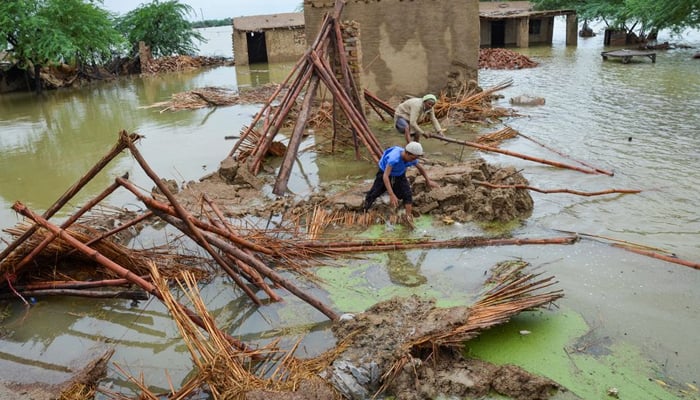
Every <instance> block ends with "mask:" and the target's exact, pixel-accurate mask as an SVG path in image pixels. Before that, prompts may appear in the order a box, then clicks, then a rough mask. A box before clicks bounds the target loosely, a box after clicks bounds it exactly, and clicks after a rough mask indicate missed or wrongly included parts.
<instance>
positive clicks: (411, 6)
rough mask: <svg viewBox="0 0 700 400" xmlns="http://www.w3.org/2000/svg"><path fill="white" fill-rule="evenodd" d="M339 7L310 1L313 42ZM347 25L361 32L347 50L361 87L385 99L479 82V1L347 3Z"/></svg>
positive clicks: (307, 13)
mask: <svg viewBox="0 0 700 400" xmlns="http://www.w3.org/2000/svg"><path fill="white" fill-rule="evenodd" d="M334 3H335V2H334V1H333V0H305V1H304V18H305V20H306V37H307V38H313V37H315V36H316V35H317V33H318V30H319V27H320V26H321V22H322V18H323V16H324V15H325V14H326V13H327V12H330V11H332V9H333V5H334ZM341 20H342V21H352V23H353V30H355V31H356V33H355V35H354V37H352V38H350V43H348V44H347V46H346V47H347V49H348V53H349V54H348V59H349V60H350V62H353V59H356V60H357V65H356V66H355V67H354V68H356V69H357V72H356V74H357V75H358V76H359V77H360V82H358V85H359V86H360V87H362V88H366V89H368V90H370V91H371V92H373V93H375V94H376V95H378V96H379V97H381V98H388V97H390V96H394V95H413V96H418V95H423V94H424V93H426V92H435V93H437V92H439V91H440V90H441V89H442V88H443V87H445V85H446V83H447V80H448V78H449V77H452V79H455V78H456V79H459V80H462V81H466V80H469V79H474V80H476V78H477V71H478V61H479V2H478V1H477V0H431V1H402V0H371V1H366V0H347V2H346V4H345V7H344V9H343V13H342V15H341ZM346 40H348V39H346Z"/></svg>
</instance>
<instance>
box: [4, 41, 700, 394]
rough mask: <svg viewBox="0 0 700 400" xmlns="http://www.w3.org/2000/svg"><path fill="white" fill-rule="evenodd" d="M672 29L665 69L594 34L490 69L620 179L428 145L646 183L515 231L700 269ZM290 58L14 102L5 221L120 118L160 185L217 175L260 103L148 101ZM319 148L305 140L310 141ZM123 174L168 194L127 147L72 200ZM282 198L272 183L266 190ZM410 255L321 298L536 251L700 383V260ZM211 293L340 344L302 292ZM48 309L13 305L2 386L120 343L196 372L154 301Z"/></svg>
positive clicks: (573, 249)
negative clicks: (615, 243)
mask: <svg viewBox="0 0 700 400" xmlns="http://www.w3.org/2000/svg"><path fill="white" fill-rule="evenodd" d="M669 39H670V40H672V41H673V42H675V43H686V44H689V45H692V46H695V47H696V48H694V49H676V50H670V51H660V52H658V54H657V58H656V63H653V64H652V63H651V62H649V60H647V59H639V60H636V59H635V60H633V61H632V62H631V63H629V64H624V65H623V64H622V63H619V62H616V61H615V60H608V61H603V60H602V58H601V57H600V52H601V51H603V50H604V48H603V46H602V35H599V36H597V37H594V38H586V39H584V38H579V44H578V46H577V47H566V46H565V45H564V40H563V35H562V34H561V33H558V34H556V35H555V41H554V44H553V46H552V47H536V48H530V49H522V50H521V51H522V52H523V53H524V54H526V55H528V56H530V57H531V58H533V59H535V60H536V61H538V62H540V64H541V65H540V67H538V68H534V69H524V70H518V71H493V70H488V71H481V72H480V84H481V85H482V86H484V87H487V86H490V85H495V84H497V83H499V82H502V81H504V80H506V79H510V78H512V79H513V81H514V84H513V85H512V86H511V87H509V88H507V89H506V90H504V91H502V92H500V93H501V94H503V95H504V99H503V100H502V101H501V105H503V106H506V107H508V106H510V105H509V103H508V99H509V98H510V97H515V96H518V95H523V94H525V95H531V96H541V97H544V98H545V99H546V103H545V105H544V106H538V107H518V111H519V112H521V113H522V114H524V115H525V116H523V117H520V118H513V119H508V120H505V121H504V122H505V123H506V124H508V125H509V126H512V127H513V128H515V129H517V130H519V131H520V132H522V133H524V134H526V135H528V136H531V137H534V138H537V139H538V140H541V141H543V142H545V143H547V144H548V145H550V146H552V147H554V148H556V149H559V150H561V151H563V152H565V153H567V154H570V155H572V156H574V157H575V158H578V159H582V160H586V161H588V162H590V163H592V164H594V165H596V166H598V167H601V168H604V169H611V170H614V171H615V176H614V177H607V176H602V175H584V174H581V173H577V172H573V171H566V170H559V169H554V168H552V167H547V166H543V165H539V164H535V163H532V162H528V161H524V160H520V159H516V158H512V157H507V156H501V155H488V154H487V155H484V154H476V153H474V152H472V151H464V152H463V151H462V149H461V148H459V147H456V146H455V145H445V144H443V143H432V142H428V143H426V147H427V151H428V152H429V153H432V154H435V155H436V156H438V155H439V156H440V157H443V158H446V159H450V158H454V159H457V158H460V157H475V156H483V157H484V158H485V159H486V160H487V161H489V162H492V163H501V164H508V165H514V166H516V167H517V168H518V169H522V171H523V174H524V175H525V176H526V177H527V178H528V179H529V180H530V183H531V185H532V186H536V187H542V188H570V189H576V190H583V191H597V190H605V189H609V188H633V189H642V190H644V191H643V192H642V193H641V194H639V195H625V196H621V195H612V196H598V197H580V196H573V195H566V194H540V193H534V192H533V193H532V196H533V198H534V200H535V209H534V211H533V215H532V216H531V217H530V218H529V219H528V220H527V221H525V223H524V224H523V225H522V226H520V227H517V228H515V229H514V231H513V232H512V233H513V234H514V235H517V236H526V237H537V236H556V235H558V234H559V233H558V232H557V231H556V230H566V231H577V232H583V233H588V234H593V235H599V236H605V237H612V238H617V239H621V240H626V241H630V242H634V243H641V244H645V245H649V246H654V247H658V248H663V249H666V250H669V251H672V252H674V253H675V254H677V255H678V257H680V258H683V259H688V260H692V261H695V262H700V206H698V201H697V188H698V187H700V172H699V170H698V168H697V166H698V164H699V163H700V115H698V113H697V110H698V109H700V95H698V93H700V60H694V59H692V56H693V54H695V53H696V52H697V47H698V46H700V34H698V33H697V32H690V33H689V34H688V35H687V37H686V38H685V39H672V38H669ZM606 50H607V49H606ZM290 67H291V65H286V64H285V65H253V66H250V67H245V68H238V69H237V68H235V67H222V68H217V69H213V70H206V71H197V72H191V73H178V74H171V75H168V76H161V77H132V78H124V79H120V80H118V81H116V82H113V83H105V84H96V85H94V86H92V87H86V88H82V89H76V90H62V91H55V92H48V93H45V94H44V95H43V96H41V97H36V96H34V95H33V94H26V93H15V94H7V95H3V96H0V227H1V228H5V227H8V226H11V225H13V224H14V223H16V222H17V220H18V217H17V216H16V215H15V214H14V213H13V212H12V211H11V210H10V206H11V204H12V203H13V202H14V201H15V200H21V201H22V202H24V203H25V204H27V205H28V206H29V207H31V208H33V209H36V210H41V211H43V210H44V209H46V208H47V207H48V206H49V205H50V204H51V203H52V202H53V201H54V200H55V199H56V198H57V197H58V196H59V195H60V194H62V193H63V192H64V191H65V190H66V188H67V187H68V186H70V185H71V184H72V183H73V182H75V181H76V180H77V179H78V178H79V177H80V176H81V175H82V174H83V173H84V172H85V171H86V170H87V169H88V168H89V167H91V166H92V165H93V164H94V163H95V162H96V160H97V159H99V158H100V157H101V156H102V155H103V154H104V153H105V152H106V151H107V150H108V149H109V148H110V147H111V146H112V145H113V143H114V142H115V141H116V134H117V132H118V130H119V129H122V128H123V129H127V130H129V131H136V132H139V133H141V134H143V135H145V139H144V140H143V141H142V142H141V143H140V145H139V146H140V150H141V151H142V153H143V155H144V157H145V158H146V159H147V160H148V161H149V163H150V164H151V166H152V167H153V169H154V170H155V171H156V172H157V173H158V174H159V175H160V176H162V177H168V178H172V179H175V180H177V181H178V182H184V181H188V180H195V179H198V178H199V177H201V176H202V175H204V174H207V173H209V172H212V171H214V170H215V169H216V167H217V165H218V163H219V161H220V160H221V159H222V158H223V157H224V156H225V155H226V154H227V153H228V151H229V150H230V149H231V147H232V146H233V144H234V142H233V141H231V140H226V139H225V138H224V137H225V136H229V135H237V134H238V132H239V130H240V129H241V127H243V126H244V125H245V124H246V123H248V122H249V121H250V119H251V117H252V116H253V115H254V114H255V112H256V111H257V109H258V107H257V106H235V107H228V108H218V109H203V110H197V111H191V112H178V113H160V112H159V110H157V109H149V108H144V107H146V106H149V105H151V104H153V103H156V102H159V101H163V100H167V99H168V98H169V97H170V95H171V94H172V93H176V92H181V91H185V90H189V89H194V88H197V87H202V86H207V85H216V86H224V87H230V88H236V87H239V88H245V87H248V86H255V85H259V84H264V83H267V82H269V81H273V82H278V81H281V80H282V79H284V77H285V76H286V73H287V71H288V69H289V68H290ZM446 125H447V127H448V129H450V130H449V131H448V133H449V134H450V135H452V136H455V137H457V138H463V139H470V138H473V135H474V132H473V131H471V130H468V129H455V128H451V127H450V124H449V123H448V124H446ZM376 130H377V134H378V135H379V136H380V139H381V140H382V141H383V143H386V144H387V145H389V144H393V143H392V141H395V142H397V143H398V142H400V137H399V136H397V135H395V134H394V133H393V132H392V129H391V127H390V126H388V124H384V125H382V124H379V125H377V128H376ZM309 140H311V139H309ZM310 144H311V143H305V144H302V148H305V147H307V146H308V145H310ZM504 148H506V149H510V150H514V151H518V152H522V153H526V154H531V155H534V156H539V157H543V158H551V159H559V158H558V157H557V156H556V155H553V154H552V153H550V152H548V151H547V150H545V149H543V148H541V147H540V146H538V145H536V144H533V143H532V142H529V141H527V140H524V139H522V138H518V139H514V140H510V141H508V142H507V143H506V144H505V145H504ZM562 161H563V159H562ZM299 165H300V166H301V167H302V168H299V167H297V168H295V169H294V171H293V173H292V178H291V180H290V189H291V190H292V191H293V192H294V193H296V194H298V195H301V196H304V195H307V194H310V193H312V192H313V191H314V188H315V187H316V186H317V185H318V184H319V183H326V182H330V181H335V180H338V179H341V180H352V181H360V180H370V179H371V178H372V176H373V172H374V169H375V167H374V166H372V165H367V164H364V163H361V162H350V163H348V162H338V161H336V160H334V159H332V158H329V157H322V156H316V155H315V154H313V153H311V152H303V153H302V154H301V156H300V164H299ZM124 172H130V173H131V179H132V180H134V181H135V182H137V183H139V184H143V185H144V186H145V187H147V188H150V187H151V186H152V185H151V184H150V183H148V182H147V180H146V178H145V175H144V174H143V173H142V172H140V171H139V170H138V168H137V165H136V163H135V161H134V160H133V159H132V158H130V157H129V156H122V157H120V158H118V160H117V161H116V162H115V163H112V164H111V165H110V167H109V168H108V169H107V170H106V171H105V172H104V173H103V174H101V175H100V176H99V177H98V178H97V179H96V180H95V181H94V182H93V184H92V185H90V186H89V187H88V188H87V189H86V190H85V191H84V192H81V194H80V195H79V196H78V197H77V198H76V199H75V200H74V202H73V205H79V204H82V203H83V202H84V201H86V200H87V199H89V198H91V197H92V196H93V195H94V194H96V193H98V192H99V191H101V190H102V189H103V188H104V187H106V186H107V185H108V184H109V183H111V181H112V179H113V178H114V177H115V176H117V175H121V174H123V173H124ZM269 190H270V189H269V188H266V189H265V191H266V194H267V195H269ZM110 202H111V203H112V204H115V205H117V206H120V207H126V208H140V207H141V206H140V205H139V204H138V203H137V202H136V201H135V200H134V199H133V198H131V197H130V196H128V195H126V194H124V193H117V194H115V195H113V196H111V197H110ZM380 228H382V229H383V228H384V227H380ZM481 233H483V231H482V230H481V228H480V227H478V226H474V225H471V224H463V225H462V224H456V225H451V226H442V225H437V226H435V227H424V226H423V227H419V229H418V231H416V232H414V233H412V234H414V235H430V236H436V237H458V236H469V235H477V234H481ZM382 234H383V235H393V234H396V235H400V234H401V231H400V229H395V227H386V231H384V233H382ZM167 240H168V236H167V234H166V233H165V232H163V231H162V230H157V229H149V230H147V231H146V232H145V233H144V234H143V235H142V236H141V237H139V238H138V239H137V240H136V241H135V242H134V243H133V245H134V246H151V245H153V244H157V243H161V242H165V241H167ZM2 246H3V245H0V247H2ZM401 257H402V260H401V262H400V264H401V265H400V266H399V267H396V266H395V263H394V262H387V259H386V258H385V257H384V258H383V257H382V256H381V255H377V256H370V257H369V258H368V261H365V262H364V264H363V265H364V267H363V268H360V269H358V271H361V272H358V275H357V276H355V277H354V278H353V279H355V278H356V279H361V280H362V281H363V282H366V284H365V285H364V288H363V291H361V292H354V291H353V290H346V291H343V288H344V286H345V285H346V284H347V282H332V281H331V282H329V283H328V286H327V287H325V288H321V289H316V291H315V292H316V294H317V295H318V296H319V297H321V298H322V299H323V300H326V301H328V302H332V301H333V300H336V301H338V299H341V298H342V302H341V301H338V304H341V303H342V304H343V307H346V308H353V306H354V307H355V308H356V309H343V310H340V311H352V312H357V311H361V309H362V307H366V306H367V305H368V303H371V302H372V301H374V300H375V299H377V298H379V297H380V296H379V293H381V294H386V293H392V290H394V289H396V292H399V291H400V290H404V291H402V292H401V293H419V294H421V293H423V294H424V293H431V294H434V293H438V295H441V296H444V298H445V299H453V298H454V295H455V293H458V294H459V293H463V294H464V296H463V297H468V296H469V294H471V293H474V292H475V291H476V290H478V288H479V286H480V283H481V279H482V278H483V275H484V271H486V270H487V269H488V268H489V267H491V266H492V265H494V264H495V263H497V262H499V261H502V260H504V259H510V258H521V259H523V260H526V261H528V262H530V263H531V264H532V265H534V266H539V267H541V268H542V269H544V270H545V271H546V272H547V273H548V274H553V275H556V277H557V279H558V280H559V284H558V286H559V287H561V288H563V289H564V291H565V293H566V297H565V298H564V299H563V300H561V301H560V302H559V303H560V306H561V307H562V308H566V309H572V310H574V311H575V312H577V313H580V314H581V315H582V316H583V317H584V318H585V320H586V321H587V322H588V324H589V325H590V326H591V327H593V329H594V330H595V331H596V332H597V334H598V335H599V337H601V338H606V340H613V341H618V342H623V343H628V344H630V345H632V346H634V347H636V348H638V349H639V350H640V351H641V352H642V354H643V355H644V357H645V358H648V359H650V360H652V361H654V362H655V363H656V364H657V365H658V368H659V370H660V375H661V376H667V377H672V378H673V379H675V380H677V381H679V382H690V383H693V382H695V383H696V384H697V382H698V374H697V371H698V370H700V361H699V360H700V339H698V335H696V334H695V333H696V332H698V330H699V329H700V311H698V310H699V308H698V304H700V291H698V289H697V288H698V287H700V272H699V271H697V270H693V269H690V268H687V267H683V266H679V265H675V264H670V263H667V262H663V261H660V260H655V259H651V258H647V257H644V256H641V255H637V254H633V253H630V252H626V251H624V250H621V249H617V248H613V247H611V246H609V245H608V244H606V243H603V242H601V241H598V240H591V239H585V240H582V241H581V242H579V243H578V244H576V245H574V246H546V247H534V246H533V247H515V246H509V247H496V248H480V249H468V250H439V251H437V250H436V251H428V252H406V254H405V255H402V256H401ZM404 258H405V259H404ZM349 263H353V262H349ZM410 264H413V265H414V266H415V269H411V268H410ZM402 270H405V271H407V272H406V273H405V275H404V276H400V274H401V273H402V272H401V271H402ZM407 288H408V289H407ZM436 288H437V289H436ZM406 290H408V291H406ZM337 293H340V294H337ZM368 293H369V295H368ZM202 294H203V296H204V298H205V301H206V303H207V304H208V305H209V307H210V309H211V310H212V312H213V313H214V314H215V315H216V316H217V320H218V321H220V326H223V327H227V329H228V330H229V332H230V333H231V334H233V335H236V336H239V337H241V338H242V340H244V341H256V342H260V343H264V342H266V341H269V340H271V339H272V338H275V337H282V338H283V339H284V340H283V342H282V343H283V344H285V343H287V344H291V343H293V342H294V341H295V340H296V339H297V338H299V337H302V336H303V337H304V339H303V342H302V346H301V347H300V349H301V350H300V352H299V355H300V356H305V355H315V354H318V352H320V351H322V350H324V349H325V348H326V347H327V346H329V345H331V344H332V343H331V342H332V336H331V334H330V332H329V324H328V323H327V322H326V321H325V318H324V317H323V316H322V315H321V314H320V313H318V312H316V311H315V310H313V309H311V308H310V307H308V306H307V305H305V304H303V303H300V302H298V301H297V300H295V299H293V298H290V297H289V296H285V297H286V298H287V299H288V300H287V301H285V302H284V303H283V304H272V305H268V306H264V307H261V308H257V309H253V308H251V306H250V304H249V302H248V301H247V299H246V298H245V296H241V295H240V294H239V293H237V292H234V291H233V290H232V285H231V284H230V283H229V282H227V281H226V280H223V279H222V280H219V281H216V282H215V283H214V284H212V285H209V286H207V287H206V288H203V291H202ZM35 301H36V303H35V304H34V305H33V306H32V307H31V308H28V309H26V308H24V307H23V306H22V305H21V304H19V303H18V302H15V303H10V304H9V305H7V306H6V307H7V308H6V309H5V310H6V311H5V312H4V314H3V315H6V318H5V319H4V320H3V321H2V322H1V325H0V333H1V334H2V335H1V336H2V338H0V371H2V376H3V378H4V379H7V380H13V381H17V382H24V383H31V382H36V381H43V382H46V383H55V382H60V381H61V380H63V379H65V377H66V376H69V375H70V373H71V368H78V367H79V366H80V365H81V361H82V360H83V359H84V358H85V357H88V356H89V355H90V354H93V353H94V352H95V349H98V348H102V347H104V346H115V347H116V353H115V355H114V356H113V358H112V360H113V361H114V362H116V363H118V364H119V365H120V366H122V367H125V368H126V369H127V370H128V371H129V372H130V373H132V374H134V375H138V374H140V373H143V374H144V375H145V377H146V380H147V381H148V382H149V383H151V384H153V385H155V386H157V387H160V388H167V387H168V383H167V382H168V379H167V377H166V374H165V373H164V370H165V369H167V371H168V374H169V375H170V376H171V377H173V381H174V382H180V381H181V379H183V378H184V376H185V375H186V374H187V373H188V372H189V371H190V369H191V364H190V362H189V354H188V353H187V351H186V349H185V347H184V345H183V344H182V342H181V341H180V339H179V335H178V332H177V329H176V328H175V326H174V325H173V323H172V321H171V319H170V317H169V315H168V314H167V312H166V311H165V310H164V308H163V307H162V306H161V305H160V304H159V303H158V302H156V301H149V302H145V303H144V302H142V303H140V304H130V303H129V302H128V301H107V300H99V301H95V300H83V299H75V298H46V299H35ZM348 304H349V305H348ZM108 384H109V385H111V386H112V387H114V388H120V387H122V386H125V385H126V383H125V380H124V378H123V377H122V376H120V375H119V374H118V373H117V372H116V370H115V368H113V367H111V368H110V376H109V378H108Z"/></svg>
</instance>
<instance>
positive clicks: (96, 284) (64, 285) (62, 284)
mask: <svg viewBox="0 0 700 400" xmlns="http://www.w3.org/2000/svg"><path fill="white" fill-rule="evenodd" d="M142 278H144V279H148V277H142ZM130 284H131V282H130V281H129V280H128V279H124V278H119V279H103V280H99V281H53V282H37V283H30V284H28V285H19V286H16V287H15V289H17V290H45V289H93V288H100V287H107V286H128V285H130Z"/></svg>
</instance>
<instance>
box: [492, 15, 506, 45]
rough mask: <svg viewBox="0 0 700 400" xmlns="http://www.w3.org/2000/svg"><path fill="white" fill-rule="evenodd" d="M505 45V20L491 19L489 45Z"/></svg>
mask: <svg viewBox="0 0 700 400" xmlns="http://www.w3.org/2000/svg"><path fill="white" fill-rule="evenodd" d="M505 45H506V21H505V20H499V21H491V47H503V46H505Z"/></svg>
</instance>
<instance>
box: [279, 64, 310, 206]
mask: <svg viewBox="0 0 700 400" xmlns="http://www.w3.org/2000/svg"><path fill="white" fill-rule="evenodd" d="M318 84H319V77H318V75H317V74H313V75H312V76H311V80H310V81H309V86H308V87H307V89H306V95H305V96H304V102H303V103H302V105H301V110H300V111H299V116H298V117H297V122H296V125H294V131H293V132H292V137H291V138H290V139H289V144H288V145H287V151H286V152H285V153H284V158H283V159H282V166H281V167H280V171H279V174H278V175H277V180H276V181H275V186H274V188H273V189H272V193H274V194H276V195H278V196H282V195H283V194H284V193H285V192H286V191H287V184H288V182H289V176H290V175H291V173H292V166H293V165H294V159H296V157H297V152H298V151H299V145H300V144H301V140H302V138H303V133H304V128H305V127H306V121H307V120H308V119H309V115H310V114H311V107H312V106H313V102H314V99H315V98H316V90H317V89H318Z"/></svg>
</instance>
